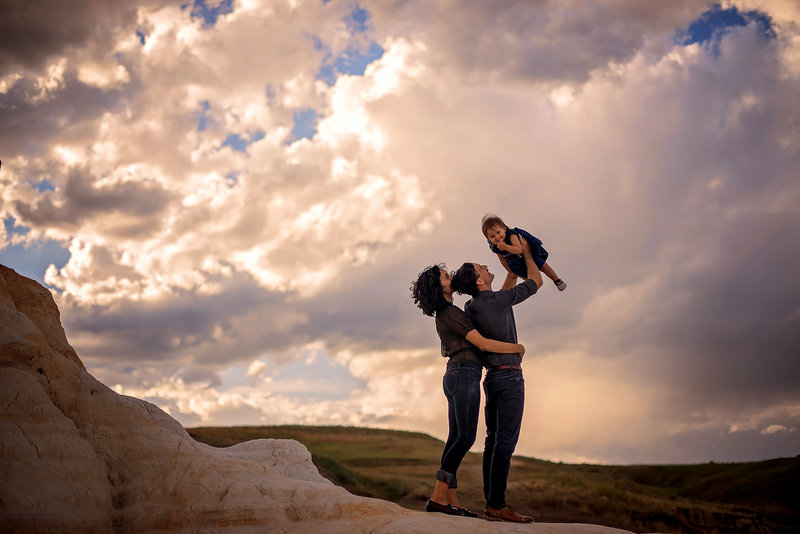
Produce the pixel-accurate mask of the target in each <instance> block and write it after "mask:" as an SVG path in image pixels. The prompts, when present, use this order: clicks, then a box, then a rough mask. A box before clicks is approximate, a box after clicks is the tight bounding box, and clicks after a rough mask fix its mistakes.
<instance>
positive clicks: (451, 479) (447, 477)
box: [436, 469, 458, 488]
mask: <svg viewBox="0 0 800 534" xmlns="http://www.w3.org/2000/svg"><path fill="white" fill-rule="evenodd" d="M436 480H440V481H442V482H444V483H445V484H447V487H448V488H457V487H458V481H457V480H456V476H455V475H454V474H453V473H448V472H447V471H442V470H441V469H439V470H438V471H436Z"/></svg>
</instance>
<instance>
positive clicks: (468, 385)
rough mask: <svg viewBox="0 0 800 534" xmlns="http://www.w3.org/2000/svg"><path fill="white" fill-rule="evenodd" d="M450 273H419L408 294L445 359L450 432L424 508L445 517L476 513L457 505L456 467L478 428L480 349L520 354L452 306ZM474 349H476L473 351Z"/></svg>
mask: <svg viewBox="0 0 800 534" xmlns="http://www.w3.org/2000/svg"><path fill="white" fill-rule="evenodd" d="M452 279H453V277H452V275H451V274H450V273H448V272H447V271H446V270H445V269H444V265H434V266H432V267H428V268H426V269H425V270H424V271H422V272H421V273H420V275H419V277H418V278H417V281H416V282H414V283H413V284H412V285H411V297H412V298H413V299H414V304H416V305H417V306H419V308H420V309H421V310H422V313H424V314H425V315H428V316H431V317H436V332H437V333H438V334H439V339H440V340H441V342H442V356H444V357H445V358H448V363H447V369H446V370H445V373H444V377H443V379H442V386H443V389H444V395H445V397H447V415H448V421H449V425H450V432H449V434H448V436H447V443H445V445H444V451H443V452H442V460H441V464H440V468H439V471H438V472H437V473H436V486H435V487H434V488H433V495H431V498H430V499H428V502H427V505H426V507H425V510H426V511H428V512H441V513H445V514H449V515H461V516H466V517H477V514H475V513H474V512H471V511H469V510H467V509H466V508H464V507H462V506H461V505H460V504H459V502H458V497H457V496H456V487H457V480H456V471H457V470H458V466H459V465H461V461H462V460H463V459H464V456H466V454H467V452H468V451H469V449H470V447H472V444H473V443H475V434H476V433H477V431H478V413H479V410H480V402H481V389H480V382H481V372H482V370H483V364H482V355H481V350H487V351H491V352H502V353H508V354H519V355H520V357H522V356H523V355H524V354H525V347H523V346H522V345H520V344H518V343H505V342H502V341H495V340H493V339H486V338H485V337H483V336H482V335H480V334H479V333H478V331H477V330H476V329H475V327H474V326H473V325H472V321H470V319H469V317H467V314H466V313H464V312H463V311H462V310H461V309H460V308H458V307H457V306H455V305H454V304H453V290H452V288H451V285H450V283H451V281H452ZM479 349H480V350H479Z"/></svg>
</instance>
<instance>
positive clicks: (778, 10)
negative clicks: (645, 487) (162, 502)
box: [0, 0, 800, 462]
mask: <svg viewBox="0 0 800 534" xmlns="http://www.w3.org/2000/svg"><path fill="white" fill-rule="evenodd" d="M126 6H128V7H126V8H125V9H122V8H119V9H111V8H107V9H106V8H102V9H101V7H99V6H95V7H94V8H90V9H89V10H88V11H87V12H86V13H83V14H82V15H81V14H80V13H76V14H75V15H76V16H75V19H74V20H75V22H69V24H67V25H70V24H72V25H73V26H75V27H76V28H82V29H83V31H80V32H75V33H73V34H69V35H68V34H62V33H53V32H54V31H55V30H54V29H53V28H49V27H46V25H43V23H41V21H34V20H33V19H31V18H30V17H28V16H27V15H25V16H20V17H19V18H18V19H17V20H19V21H22V22H20V24H28V25H30V31H31V32H36V31H38V32H39V33H40V34H42V35H45V34H47V35H50V36H51V39H46V40H42V41H41V42H39V43H35V42H34V43H27V44H26V43H24V42H22V41H20V42H18V43H17V44H16V45H15V47H16V48H13V49H12V48H8V49H7V50H10V51H11V52H4V53H3V54H2V55H0V99H2V100H0V144H1V145H2V147H3V150H4V151H5V153H4V154H3V155H2V159H3V166H2V171H1V172H2V174H0V181H2V184H3V187H2V193H1V194H0V195H1V196H0V217H2V218H3V219H4V221H5V223H6V224H5V227H4V228H0V232H2V233H0V246H3V247H7V250H12V249H13V247H14V246H22V245H23V244H27V245H28V246H35V245H36V244H37V243H41V242H42V241H45V240H54V241H57V242H59V243H62V244H63V246H64V247H65V248H67V249H68V252H69V260H68V262H66V264H64V265H51V266H50V267H49V268H48V269H47V272H46V274H45V275H44V277H43V280H44V281H45V282H47V283H48V284H50V285H51V286H53V287H55V288H56V289H57V291H58V295H57V299H58V302H59V306H60V307H61V309H62V317H63V320H64V322H65V325H66V327H67V331H68V335H69V338H70V340H71V342H72V343H73V345H74V346H75V347H76V349H77V351H78V353H79V354H80V355H81V357H82V358H83V359H84V361H85V362H86V363H87V365H88V366H89V368H90V369H91V370H92V372H94V373H95V374H96V375H97V376H98V378H100V379H101V380H103V381H104V382H106V383H109V384H116V386H115V387H116V388H117V389H118V390H119V391H122V392H125V393H129V394H135V395H139V396H143V397H146V398H149V399H151V400H154V401H156V402H158V403H159V404H160V405H162V406H164V407H165V408H166V409H168V410H170V411H171V412H172V413H173V414H175V415H176V416H177V417H178V418H179V419H180V420H181V421H183V422H184V423H185V424H196V423H197V424H199V423H202V424H245V423H248V422H249V423H283V422H287V423H288V422H299V423H320V424H331V423H334V424H338V423H341V424H365V425H381V426H387V427H399V428H406V429H420V430H424V431H428V432H431V433H433V434H434V435H437V436H439V437H443V436H444V432H445V426H446V425H445V418H444V409H443V403H444V400H443V398H442V395H441V392H440V391H441V389H440V388H441V385H440V383H439V382H440V374H441V370H442V367H443V361H442V360H441V359H440V358H439V357H438V356H437V350H436V348H437V339H436V335H435V332H434V328H433V323H432V321H430V320H429V319H428V318H425V317H423V316H422V315H421V314H420V313H419V311H418V310H416V309H415V308H414V307H413V305H412V303H411V301H410V299H409V298H408V291H407V288H408V285H409V283H410V281H411V280H412V279H413V278H414V277H415V276H416V274H417V273H418V272H419V271H420V270H421V269H422V268H423V267H424V266H426V265H430V264H432V263H434V262H440V261H445V262H447V263H448V267H450V268H456V267H457V266H458V265H459V264H460V263H461V262H463V261H480V262H484V263H487V264H489V266H490V269H491V270H493V271H494V272H498V271H499V270H500V265H499V264H498V263H497V261H496V260H495V259H494V258H492V256H491V255H490V253H489V251H488V249H487V248H486V246H485V244H484V242H483V240H482V238H481V236H480V234H479V230H478V221H479V220H480V217H481V216H482V215H483V214H484V213H485V212H488V211H494V212H497V213H500V214H501V215H502V216H503V217H504V218H505V219H506V220H507V222H509V223H510V224H511V225H512V226H521V227H524V228H526V229H528V230H530V231H531V232H532V233H534V234H535V235H538V236H539V237H541V238H542V239H543V240H544V242H545V246H546V247H547V248H548V250H550V252H551V261H550V263H551V264H552V265H553V266H554V267H555V268H556V270H557V271H558V272H559V274H561V275H562V277H564V278H565V279H566V280H567V282H568V284H569V289H568V290H567V291H566V292H565V293H557V292H555V291H553V288H552V287H550V286H549V285H546V286H545V287H544V288H543V289H542V291H541V293H540V294H539V295H536V296H535V297H534V298H533V299H532V300H531V302H528V303H525V304H522V305H521V306H520V307H519V309H518V311H517V323H518V325H519V328H520V337H521V339H522V342H524V343H525V344H526V345H527V346H528V353H527V355H526V375H527V378H526V380H527V384H528V400H527V402H528V405H527V407H526V414H527V415H526V420H525V423H524V428H523V437H522V439H521V442H520V447H519V450H520V452H523V453H526V454H535V455H539V456H544V457H547V458H552V459H563V460H570V461H573V460H575V461H581V460H591V461H619V462H624V461H699V460H704V459H719V460H726V459H744V458H753V457H755V456H758V455H763V456H769V455H774V454H786V451H790V450H796V445H797V442H796V438H795V437H794V434H793V433H792V432H787V431H784V430H783V429H792V428H796V427H797V420H798V417H800V414H798V412H797V411H796V410H793V409H779V407H786V406H797V403H798V400H800V399H798V397H797V391H796V383H797V379H798V378H799V377H798V375H797V366H796V364H795V361H794V360H795V359H796V354H797V352H798V349H800V339H799V338H798V334H797V332H800V328H798V326H800V325H798V320H800V314H798V313H797V309H798V308H797V302H798V299H800V290H798V285H797V275H796V273H797V272H800V250H798V247H797V240H796V235H797V232H798V230H800V214H799V213H798V208H797V206H798V205H800V187H798V182H797V179H796V174H797V168H799V167H800V156H799V155H798V154H800V147H798V139H800V136H798V135H797V126H796V125H797V123H798V119H799V118H800V108H798V104H797V99H796V95H797V94H798V92H799V91H800V59H799V58H800V31H798V29H797V23H796V21H797V20H798V19H800V12H799V11H800V8H798V7H797V5H796V4H795V3H793V2H790V1H786V2H783V1H779V0H774V1H769V2H768V1H763V2H756V1H741V2H729V3H726V4H724V5H723V6H721V7H720V8H717V9H729V8H735V9H736V10H737V11H736V12H737V13H739V14H742V17H743V18H742V20H744V21H745V24H744V25H734V26H731V27H728V28H726V29H725V31H721V29H719V28H718V33H717V34H715V35H714V36H712V37H711V38H710V40H706V41H700V42H696V43H693V44H690V43H685V42H682V41H681V40H680V39H679V38H678V36H679V35H681V32H684V33H685V32H686V30H687V28H688V27H689V26H690V24H691V23H692V21H694V20H696V19H697V18H698V17H699V16H700V15H701V14H702V13H703V12H704V11H705V10H706V9H708V5H707V3H706V2H704V1H703V2H701V1H692V0H686V1H683V2H672V1H669V2H667V1H664V2H647V3H646V5H645V4H641V3H633V4H632V3H630V2H623V1H620V2H605V3H603V4H602V5H591V6H589V5H587V4H586V3H585V2H566V3H559V4H558V6H556V5H555V4H547V3H544V4H536V5H534V4H531V3H530V2H514V1H507V2H493V3H492V5H491V6H489V5H488V4H487V5H485V6H484V5H483V4H475V5H470V6H469V7H465V6H464V5H462V3H456V2H448V1H442V2H436V3H431V2H415V1H412V2H403V3H400V4H397V3H389V4H387V3H379V2H375V3H370V2H364V3H362V4H360V5H359V6H354V5H352V4H347V3H342V2H336V1H333V2H327V3H324V2H311V1H297V2H284V1H277V0H276V1H271V2H270V1H263V2H262V1H255V0H253V1H247V2H244V1H240V2H234V3H233V4H232V10H231V12H230V13H221V14H220V15H219V16H218V18H217V19H216V20H215V21H211V22H209V21H204V20H203V19H202V18H201V17H199V16H198V15H197V13H195V12H194V10H193V9H192V8H191V7H189V8H185V9H182V8H181V7H179V6H177V5H172V4H167V5H163V4H162V3H158V2H144V3H139V4H126ZM212 7H213V6H212ZM751 10H757V14H758V16H756V15H754V14H753V13H756V12H752V13H751V12H750V11H751ZM193 13H194V15H193ZM78 15H81V16H80V17H78ZM745 15H746V16H745ZM759 16H760V17H766V18H767V20H769V22H770V24H771V26H770V28H769V30H770V31H769V32H765V31H764V28H763V26H760V25H759V24H761V23H763V20H764V19H763V18H762V19H759V18H758V17H759ZM87 19H88V21H87ZM69 20H73V19H72V18H70V19H69ZM91 20H93V21H94V22H95V23H94V24H89V21H91ZM759 20H761V21H762V22H761V23H760V22H759ZM101 23H105V24H101ZM95 27H98V28H99V27H102V28H104V29H103V31H100V30H97V29H95ZM0 30H2V27H0ZM15 31H17V32H19V31H20V29H19V28H17V30H15ZM2 33H3V32H2V31H0V34H2ZM378 46H379V47H380V49H382V51H383V52H382V53H375V50H376V47H378ZM4 50H6V49H4ZM370 53H372V54H373V55H374V57H372V56H369V54H370ZM378 56H379V57H378ZM358 61H363V62H364V63H369V65H368V66H367V67H366V69H365V70H364V71H363V74H362V73H360V70H359V69H358V68H356V67H354V66H353V63H355V62H358ZM342 65H344V66H342ZM337 68H338V69H339V71H340V72H339V74H338V76H335V77H334V76H332V74H331V73H332V72H334V71H335V70H336V69H337ZM348 69H349V70H350V71H352V72H353V73H351V74H347V73H346V72H342V71H347V70H348ZM324 72H327V73H328V75H322V73H324ZM334 78H335V79H334ZM309 117H313V121H312V122H314V124H313V125H310V124H305V127H306V128H312V129H315V130H316V133H315V134H314V135H313V137H312V138H310V139H309V138H305V137H302V136H301V135H300V136H298V134H297V131H298V128H299V127H300V126H303V124H302V123H303V121H308V120H309ZM12 222H13V224H12ZM14 224H16V226H14ZM14 250H16V249H14ZM0 253H2V250H0ZM3 257H4V258H5V256H3ZM12 259H13V257H12ZM9 263H10V266H11V267H14V264H13V263H12V262H9ZM309 347H317V349H316V350H318V351H319V354H318V355H316V356H313V357H311V356H309V352H308V351H309V350H310V349H309ZM319 347H323V348H324V350H322V349H319ZM315 354H316V353H315ZM289 369H291V370H292V371H291V372H289V371H287V370H289ZM301 370H302V371H301ZM287 373H288V375H287ZM292 373H295V374H294V375H293V374H292ZM330 373H333V375H331V374H330ZM233 377H235V379H234V378H233ZM325 378H330V380H328V381H325ZM315 392H316V393H317V395H316V396H315ZM323 393H324V394H323ZM326 395H327V396H326ZM430 406H437V407H438V408H437V409H439V412H440V413H438V415H437V412H434V411H433V410H431V409H430V408H429V407H430ZM420 414H425V415H424V416H421V415H420ZM745 422H746V424H745ZM720 436H721V437H720ZM793 440H794V441H793Z"/></svg>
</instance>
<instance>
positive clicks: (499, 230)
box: [481, 214, 567, 291]
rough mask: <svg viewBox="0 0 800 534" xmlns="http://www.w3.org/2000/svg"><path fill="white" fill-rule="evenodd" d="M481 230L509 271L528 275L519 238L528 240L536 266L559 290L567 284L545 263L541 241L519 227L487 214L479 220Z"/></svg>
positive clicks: (545, 252) (522, 275) (562, 289)
mask: <svg viewBox="0 0 800 534" xmlns="http://www.w3.org/2000/svg"><path fill="white" fill-rule="evenodd" d="M481 231H482V232H483V235H484V236H485V237H486V239H487V240H488V241H489V248H490V249H491V250H492V252H494V253H495V254H497V257H498V258H500V263H502V264H503V267H505V268H506V270H507V271H508V272H509V273H511V274H515V275H517V276H521V277H522V278H527V277H528V269H527V268H526V267H525V258H523V257H522V243H521V241H520V239H525V240H527V241H528V245H529V246H530V249H531V256H532V257H533V261H534V262H535V263H536V266H537V267H539V270H540V271H542V272H543V273H544V274H545V276H547V277H548V278H549V279H551V280H552V281H553V283H554V284H555V285H556V287H557V288H558V290H559V291H564V290H565V289H567V284H566V283H564V281H563V280H561V278H559V277H558V275H557V274H556V272H555V271H554V270H553V268H552V267H550V266H549V265H548V264H547V261H546V260H547V256H548V253H547V251H546V250H545V249H544V247H542V241H541V240H540V239H538V238H536V237H534V236H532V235H531V234H529V233H528V232H526V231H525V230H523V229H521V228H514V229H513V230H512V229H510V228H509V227H508V226H507V225H506V223H504V222H503V219H501V218H500V217H498V216H497V215H491V214H487V215H484V216H483V219H482V220H481Z"/></svg>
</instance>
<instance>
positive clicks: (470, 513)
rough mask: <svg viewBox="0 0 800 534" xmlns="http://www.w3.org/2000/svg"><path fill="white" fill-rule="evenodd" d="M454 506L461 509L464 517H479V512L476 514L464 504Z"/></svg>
mask: <svg viewBox="0 0 800 534" xmlns="http://www.w3.org/2000/svg"><path fill="white" fill-rule="evenodd" d="M454 508H455V509H456V510H461V512H462V515H463V516H464V517H478V514H476V513H475V512H473V511H471V510H470V509H469V508H466V507H464V506H462V507H461V508H459V507H457V506H455V507H454Z"/></svg>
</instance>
